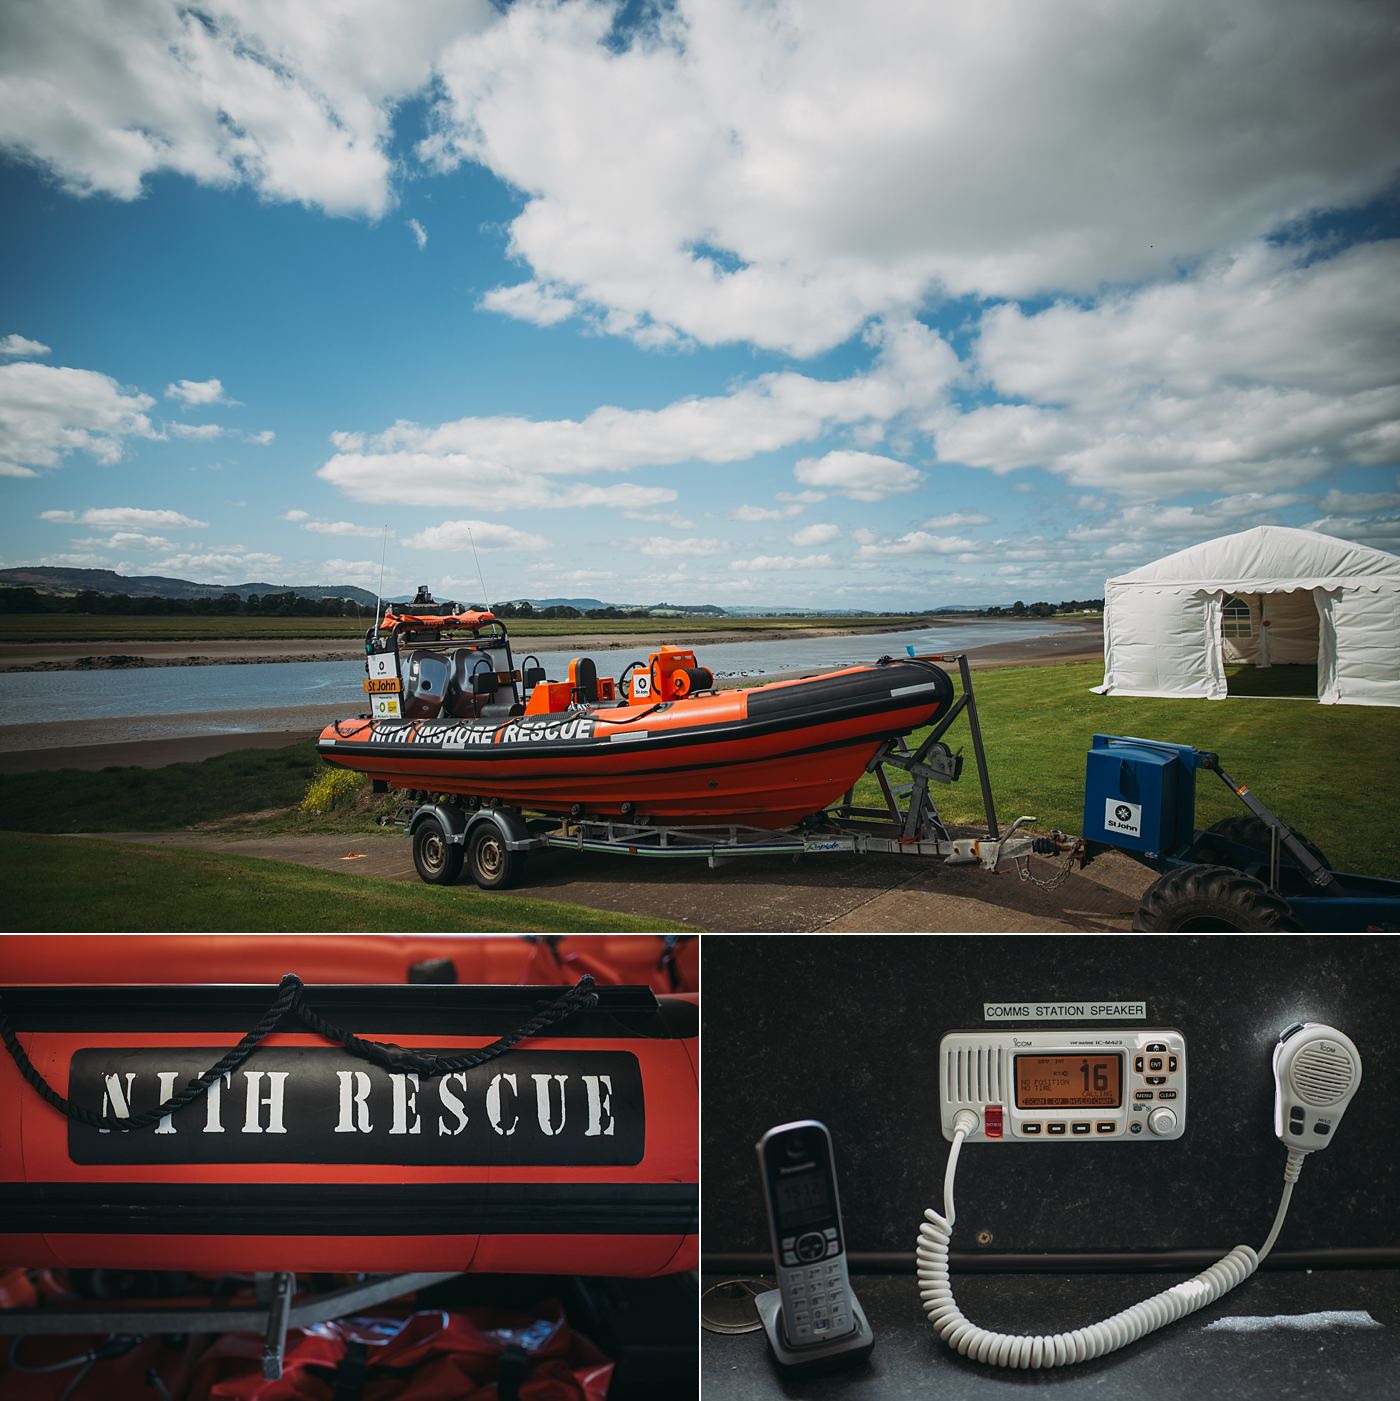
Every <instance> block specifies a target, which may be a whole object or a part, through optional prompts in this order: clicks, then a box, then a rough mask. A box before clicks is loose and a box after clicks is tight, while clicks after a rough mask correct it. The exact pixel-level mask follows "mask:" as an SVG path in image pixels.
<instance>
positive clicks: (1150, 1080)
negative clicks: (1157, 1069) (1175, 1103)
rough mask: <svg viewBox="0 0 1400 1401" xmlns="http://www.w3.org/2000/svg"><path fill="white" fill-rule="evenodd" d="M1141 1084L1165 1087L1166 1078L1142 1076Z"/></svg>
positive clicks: (1161, 1076) (1162, 1076) (1163, 1076)
mask: <svg viewBox="0 0 1400 1401" xmlns="http://www.w3.org/2000/svg"><path fill="white" fill-rule="evenodd" d="M1142 1078H1143V1083H1144V1084H1147V1085H1165V1084H1166V1083H1167V1077H1166V1076H1165V1075H1144V1076H1143V1077H1142Z"/></svg>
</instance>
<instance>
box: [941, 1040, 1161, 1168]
mask: <svg viewBox="0 0 1400 1401" xmlns="http://www.w3.org/2000/svg"><path fill="white" fill-rule="evenodd" d="M938 1054H939V1086H940V1093H939V1104H940V1118H941V1122H942V1128H943V1137H944V1138H946V1139H948V1140H949V1141H950V1142H951V1141H952V1138H953V1132H954V1120H955V1119H956V1118H957V1116H958V1113H959V1111H960V1110H964V1109H967V1110H971V1111H972V1112H973V1113H974V1114H975V1115H976V1116H977V1126H976V1128H974V1129H972V1130H971V1131H970V1132H969V1133H967V1134H966V1135H965V1140H966V1142H968V1143H1065V1142H1086V1141H1089V1142H1094V1143H1106V1142H1107V1143H1122V1142H1124V1141H1125V1140H1127V1141H1129V1142H1131V1141H1137V1142H1139V1143H1151V1142H1154V1141H1157V1142H1160V1141H1163V1140H1166V1139H1172V1138H1180V1137H1181V1135H1182V1133H1183V1132H1184V1131H1185V1128H1186V1039H1185V1037H1183V1036H1182V1034H1181V1033H1180V1032H1179V1031H1172V1030H1156V1031H1154V1030H1147V1031H1126V1030H1119V1029H1116V1028H1107V1029H1100V1028H1094V1029H1092V1030H1082V1031H950V1032H949V1033H948V1034H947V1035H946V1036H945V1037H944V1038H943V1040H942V1041H941V1042H940V1043H939V1048H938Z"/></svg>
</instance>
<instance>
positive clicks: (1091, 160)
mask: <svg viewBox="0 0 1400 1401" xmlns="http://www.w3.org/2000/svg"><path fill="white" fill-rule="evenodd" d="M614 15H615V11H614V7H613V6H611V5H580V4H572V5H555V4H546V3H542V2H539V3H519V4H515V5H512V6H510V7H509V8H508V9H507V10H506V12H505V14H504V15H503V16H502V18H501V19H500V20H499V21H498V22H497V23H495V24H493V25H491V26H489V27H487V28H485V29H483V30H482V31H481V32H480V33H478V34H476V35H474V36H471V37H468V38H464V39H462V40H460V41H459V42H457V43H455V44H453V45H451V46H450V47H448V48H447V49H446V51H445V52H444V53H443V55H442V57H441V62H440V68H441V77H442V84H441V101H440V103H439V105H438V109H437V114H436V117H437V130H436V131H435V132H434V134H433V136H432V137H431V138H430V139H429V141H428V142H426V143H425V144H424V147H423V153H424V155H425V156H426V157H427V158H429V159H430V160H432V161H434V162H435V163H437V164H438V165H439V166H441V167H448V166H451V165H452V164H454V163H455V162H457V161H459V160H463V159H467V160H474V161H479V162H480V163H482V164H484V165H485V166H487V167H488V168H489V169H491V170H492V171H494V172H495V173H496V174H497V175H498V176H500V177H501V178H502V179H503V180H505V181H507V182H508V183H509V184H510V185H512V186H513V187H514V188H516V189H518V190H520V191H523V192H524V197H525V204H524V207H523V209H522V210H521V212H520V214H519V215H518V217H517V218H516V219H515V220H514V222H513V223H512V224H511V227H510V251H511V252H512V253H513V254H514V255H515V256H516V257H518V258H520V259H521V260H523V261H524V262H525V263H526V264H527V265H528V266H529V269H530V273H531V276H530V278H529V280H528V281H527V282H525V283H522V284H520V286H521V288H524V289H527V290H526V291H520V290H518V289H515V288H512V289H507V290H508V291H509V292H510V293H512V294H514V295H515V296H516V298H517V301H518V305H519V307H520V309H521V311H522V312H523V313H524V314H526V315H529V316H530V319H538V317H537V314H531V313H532V311H534V310H535V309H536V308H537V306H538V299H539V298H549V299H554V300H556V301H557V302H558V303H560V304H562V305H563V306H567V304H568V303H569V302H570V301H573V302H577V303H580V304H582V305H583V306H585V307H587V308H591V309H596V310H595V314H596V317H597V320H598V321H599V324H601V325H602V326H603V327H604V328H605V329H608V330H611V331H614V332H616V333H619V334H627V335H633V336H636V337H638V338H639V339H646V338H649V337H655V336H656V335H657V334H658V332H659V333H661V334H663V335H664V334H669V335H671V336H674V335H677V334H680V335H684V336H687V337H691V338H693V339H695V340H697V341H700V342H703V343H705V344H715V343H718V342H721V341H728V340H742V341H748V342H750V343H753V344H757V345H761V346H765V347H769V348H774V349H783V350H788V351H792V352H794V353H797V354H808V353H812V352H814V351H818V350H821V349H824V348H827V347H830V346H833V345H836V344H838V343H839V342H841V341H842V340H845V339H846V338H848V337H849V336H850V335H851V334H852V333H854V332H855V331H857V330H858V329H859V327H860V326H861V325H862V324H863V323H864V322H865V321H866V320H867V319H868V318H870V317H872V316H880V315H887V314H890V313H892V312H895V313H898V312H903V311H908V310H911V309H914V308H916V307H917V306H918V305H919V304H920V302H921V300H922V299H923V298H924V297H925V296H927V295H929V294H930V293H931V292H934V291H937V290H938V289H940V288H947V289H949V290H951V291H952V292H953V293H955V294H963V293H972V294H978V295H991V296H1026V295H1036V294H1041V293H1044V292H1046V291H1054V290H1059V289H1065V290H1071V291H1075V292H1093V291H1096V290H1097V289H1098V287H1099V286H1100V284H1101V283H1102V282H1105V281H1106V282H1110V283H1113V282H1132V281H1138V280H1144V279H1150V278H1156V277H1162V276H1169V275H1171V274H1172V273H1173V272H1174V271H1175V269H1176V268H1177V267H1179V266H1180V265H1181V264H1183V263H1189V262H1190V261H1191V260H1193V259H1195V258H1197V257H1199V256H1201V255H1203V254H1206V253H1208V252H1210V251H1211V250H1213V249H1215V248H1219V247H1222V246H1228V245H1230V244H1234V243H1238V242H1241V241H1243V240H1246V239H1250V238H1254V237H1257V236H1260V235H1262V234H1264V233H1267V232H1270V231H1272V230H1274V229H1277V228H1279V227H1280V226H1282V225H1283V224H1285V223H1287V222H1288V221H1289V220H1291V219H1293V218H1295V217H1296V216H1298V215H1300V214H1303V213H1305V212H1306V211H1308V210H1310V209H1318V208H1324V209H1325V208H1338V207H1346V206H1349V205H1353V204H1356V203H1360V202H1362V201H1364V200H1366V199H1368V198H1370V197H1371V196H1373V195H1375V194H1378V193H1380V192H1382V191H1383V190H1384V189H1385V188H1386V187H1387V186H1388V184H1389V182H1390V180H1391V178H1392V176H1393V171H1394V160H1395V152H1394V144H1393V141H1392V139H1391V137H1390V136H1389V133H1390V132H1391V131H1393V128H1394V117H1395V112H1394V105H1393V93H1394V88H1393V74H1394V70H1395V66H1396V59H1397V37H1396V32H1395V29H1394V27H1393V25H1392V23H1391V17H1390V14H1389V11H1388V7H1387V6H1386V5H1385V4H1382V3H1373V4H1368V3H1352V4H1348V5H1347V6H1346V8H1345V20H1344V21H1340V20H1339V18H1338V15H1337V12H1336V11H1335V10H1331V9H1328V8H1326V7H1321V8H1319V7H1316V6H1308V5H1303V4H1290V5H1288V6H1287V8H1286V10H1285V11H1284V12H1283V14H1282V15H1281V14H1280V12H1279V10H1278V8H1277V6H1276V5H1275V4H1272V3H1269V0H1239V2H1238V3H1236V4H1233V5H1231V6H1230V7H1229V9H1228V10H1222V9H1221V8H1219V7H1218V6H1213V5H1210V4H1208V3H1203V0H1188V2H1185V3H1180V4H1177V5H1174V6H1172V7H1170V8H1169V9H1166V10H1162V9H1159V8H1152V7H1143V6H1133V5H1126V6H1118V7H1112V8H1109V9H1104V8H1103V7H1102V6H1101V5H1097V4H1094V3H1092V2H1091V0H1075V2H1074V3H1070V2H1069V0H1066V3H1062V4H1058V5H1055V6H1051V7H1031V8H1030V9H1029V10H1027V8H1026V7H1025V6H1024V5H1020V4H1016V3H1014V0H989V3H984V4H980V5H976V6H948V5H911V4H895V3H889V2H888V0H887V2H886V3H875V4H873V5H870V6H851V5H848V4H843V3H841V0H810V3H807V4H804V5H801V6H795V5H782V6H773V5H755V4H752V3H748V0H679V3H677V5H676V6H675V8H674V10H673V9H671V8H669V7H667V8H658V9H656V10H653V11H650V12H648V17H647V20H646V21H645V22H644V23H643V25H642V26H641V29H640V32H639V33H637V34H635V35H633V36H632V37H631V39H630V41H625V42H623V43H621V44H619V42H618V41H617V36H616V34H615V33H614V31H613V23H614ZM1280 32H1284V33H1286V34H1287V42H1280V41H1279V34H1280ZM1009 34H1014V35H1015V42H1014V43H1010V42H1008V39H1007V36H1008V35H1009ZM969 132H976V133H977V134H978V138H977V140H976V143H975V144H976V154H975V158H973V157H971V156H970V155H969V136H968V134H969ZM532 298H533V299H536V300H534V301H532ZM496 309H498V310H510V309H511V308H510V307H509V306H507V305H497V306H496ZM562 314H567V311H564V312H563V313H562Z"/></svg>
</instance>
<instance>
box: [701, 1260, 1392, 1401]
mask: <svg viewBox="0 0 1400 1401" xmlns="http://www.w3.org/2000/svg"><path fill="white" fill-rule="evenodd" d="M722 1278H724V1276H720V1275H710V1276H706V1277H705V1278H704V1280H703V1282H702V1283H703V1286H704V1287H705V1288H708V1287H709V1286H710V1285H711V1284H714V1283H717V1282H719V1280H720V1279H722ZM1181 1278H1182V1276H1181V1275H1175V1274H1160V1273H1142V1274H1092V1275H1091V1274H1078V1275H1076V1274H1069V1275H1045V1274H996V1275H993V1274H977V1273H967V1274H960V1275H955V1277H954V1288H955V1291H956V1294H957V1299H958V1303H959V1304H960V1305H961V1306H962V1308H963V1309H964V1310H965V1312H966V1313H967V1315H968V1317H969V1318H971V1319H972V1320H973V1321H974V1322H976V1323H978V1324H980V1325H981V1326H983V1327H985V1328H992V1329H998V1330H1001V1331H1004V1332H1014V1333H1029V1332H1047V1333H1049V1332H1059V1331H1066V1330H1069V1329H1073V1328H1077V1327H1082V1326H1084V1325H1085V1324H1088V1323H1092V1322H1095V1321H1097V1320H1099V1319H1103V1318H1106V1317H1108V1316H1109V1315H1111V1314H1113V1313H1115V1312H1117V1311H1118V1310H1119V1309H1122V1308H1126V1307H1128V1306H1129V1305H1131V1304H1133V1303H1136V1302H1137V1301H1139V1300H1140V1299H1145V1298H1147V1297H1149V1296H1150V1295H1152V1294H1155V1293H1157V1292H1159V1291H1160V1290H1163V1289H1166V1288H1168V1287H1170V1285H1172V1284H1173V1283H1175V1282H1177V1281H1178V1280H1179V1279H1181ZM852 1284H853V1286H854V1288H855V1292H856V1295H857V1297H858V1298H859V1299H860V1301H861V1304H862V1306H863V1307H864V1309H865V1312H866V1315H867V1316H868V1317H869V1319H870V1324H871V1328H872V1329H873V1330H874V1333H875V1353H874V1356H873V1357H872V1358H871V1360H870V1362H869V1363H868V1364H867V1365H866V1366H864V1367H859V1368H856V1369H854V1370H851V1371H845V1372H835V1373H832V1374H830V1375H827V1376H819V1377H812V1378H803V1379H801V1380H796V1381H794V1380H790V1379H785V1378H783V1377H781V1376H780V1375H779V1374H778V1372H777V1370H776V1368H775V1367H774V1365H773V1363H772V1361H771V1359H770V1357H769V1353H768V1347H767V1343H766V1341H765V1339H764V1335H763V1334H762V1333H761V1332H758V1333H744V1334H738V1335H730V1336H726V1335H721V1334H715V1333H709V1332H706V1333H702V1335H701V1394H702V1395H703V1396H704V1397H705V1398H706V1401H749V1398H754V1401H762V1398H767V1397H774V1398H803V1401H809V1399H810V1401H826V1399H827V1398H838V1397H839V1398H845V1397H850V1398H852V1401H885V1398H890V1397H906V1396H907V1397H919V1398H927V1401H964V1399H966V1401H984V1398H995V1397H1010V1396H1014V1395H1016V1394H1018V1393H1020V1394H1024V1393H1025V1392H1026V1390H1027V1389H1028V1388H1031V1389H1045V1390H1049V1389H1053V1390H1054V1393H1055V1397H1056V1401H1081V1398H1090V1397H1092V1398H1095V1401H1161V1399H1162V1398H1178V1397H1194V1398H1198V1401H1214V1398H1217V1397H1228V1398H1229V1401H1343V1398H1357V1401H1363V1398H1364V1401H1386V1398H1400V1270H1394V1269H1372V1270H1277V1271H1270V1270H1264V1271H1262V1272H1261V1273H1259V1274H1257V1275H1255V1276H1253V1277H1252V1278H1251V1279H1249V1280H1246V1281H1245V1283H1243V1284H1242V1285H1240V1286H1239V1287H1238V1288H1237V1289H1234V1290H1232V1291H1231V1292H1230V1293H1228V1294H1226V1295H1225V1296H1224V1298H1222V1299H1220V1300H1219V1301H1217V1302H1216V1303H1215V1304H1213V1305H1211V1307H1209V1308H1207V1309H1203V1310H1201V1312H1200V1313H1196V1314H1192V1315H1190V1316H1188V1317H1187V1318H1184V1319H1180V1320H1178V1321H1177V1322H1176V1323H1173V1324H1169V1325H1168V1326H1167V1327H1165V1328H1163V1329H1162V1330H1160V1331H1159V1332H1156V1333H1151V1334H1149V1335H1148V1336H1147V1337H1145V1338H1143V1339H1141V1340H1140V1341H1138V1342H1137V1343H1133V1344H1131V1345H1129V1346H1128V1347H1126V1348H1124V1349H1122V1350H1121V1351H1119V1352H1116V1353H1112V1354H1110V1355H1109V1356H1107V1357H1103V1358H1099V1359H1097V1360H1096V1361H1093V1362H1086V1363H1081V1364H1080V1365H1079V1366H1074V1367H1064V1368H1056V1369H1054V1370H1051V1371H1011V1370H1008V1369H1005V1368H999V1367H986V1366H983V1365H981V1364H979V1363H976V1362H970V1361H967V1360H966V1359H964V1358H962V1357H959V1356H958V1355H957V1354H956V1353H954V1352H952V1351H950V1350H949V1349H948V1348H947V1347H946V1346H945V1345H944V1343H943V1342H942V1340H941V1339H940V1338H939V1337H938V1335H937V1334H936V1333H935V1332H934V1330H933V1328H932V1327H931V1325H930V1324H929V1323H928V1321H927V1320H926V1319H925V1318H924V1315H923V1310H922V1309H921V1308H920V1306H919V1297H918V1291H917V1288H916V1286H915V1283H914V1280H913V1278H912V1276H910V1275H905V1274H898V1275H854V1276H853V1277H852ZM1327 1311H1338V1312H1340V1313H1343V1314H1346V1315H1354V1317H1350V1318H1342V1319H1339V1320H1337V1321H1335V1322H1334V1323H1332V1324H1330V1325H1329V1324H1327V1323H1325V1322H1323V1321H1321V1320H1317V1319H1312V1320H1304V1319H1302V1318H1301V1316H1304V1315H1309V1314H1319V1313H1324V1312H1327ZM1362 1315H1368V1316H1369V1320H1373V1321H1374V1324H1373V1323H1371V1322H1369V1321H1368V1320H1367V1318H1365V1317H1363V1316H1362ZM1289 1320H1293V1322H1292V1323H1291V1324H1290V1321H1289ZM1362 1325H1364V1326H1362ZM1374 1325H1379V1326H1374Z"/></svg>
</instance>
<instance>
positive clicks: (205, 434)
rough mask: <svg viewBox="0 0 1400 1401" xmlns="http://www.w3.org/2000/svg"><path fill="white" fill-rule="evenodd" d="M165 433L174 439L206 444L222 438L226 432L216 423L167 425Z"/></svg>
mask: <svg viewBox="0 0 1400 1401" xmlns="http://www.w3.org/2000/svg"><path fill="white" fill-rule="evenodd" d="M165 431H166V432H167V433H169V434H170V435H171V436H172V437H175V438H191V439H194V440H195V441H196V442H208V441H209V440H210V439H212V438H222V437H223V436H224V433H225V432H226V431H227V430H226V429H224V428H221V427H220V426H219V425H218V424H217V423H167V424H166V425H165Z"/></svg>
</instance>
